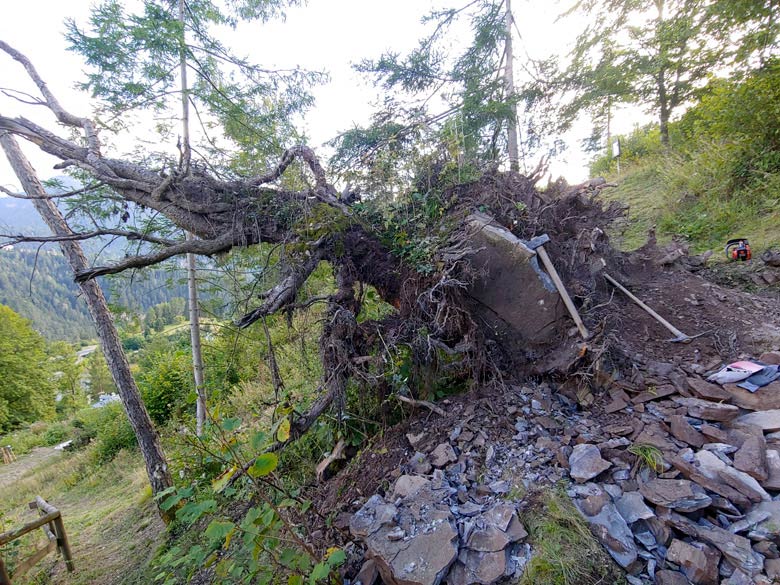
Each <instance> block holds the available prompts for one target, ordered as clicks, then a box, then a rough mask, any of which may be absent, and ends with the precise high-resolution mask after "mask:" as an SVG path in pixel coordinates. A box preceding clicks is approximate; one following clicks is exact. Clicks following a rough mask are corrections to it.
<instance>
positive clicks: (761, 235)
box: [602, 161, 780, 260]
mask: <svg viewBox="0 0 780 585" xmlns="http://www.w3.org/2000/svg"><path fill="white" fill-rule="evenodd" d="M607 179H608V180H609V181H610V182H613V183H617V185H618V186H617V187H614V188H609V189H605V190H604V191H603V192H602V193H603V194H602V197H603V198H604V199H605V200H607V201H620V202H622V203H625V204H626V205H628V206H629V211H628V219H627V222H625V223H624V224H622V225H619V226H616V227H615V229H614V230H613V233H612V236H613V238H614V239H615V241H616V243H617V244H618V246H619V247H621V248H622V249H625V250H633V249H636V248H638V247H639V246H641V245H642V244H644V243H645V241H646V239H647V230H648V229H649V228H650V227H652V226H657V227H658V230H657V236H658V240H659V242H661V243H664V242H669V241H670V240H672V239H673V238H674V237H683V238H684V236H682V235H681V234H684V233H688V234H693V235H692V236H691V237H689V238H687V239H688V241H689V243H690V244H691V248H692V249H693V250H694V251H696V252H703V251H705V250H709V249H712V250H714V252H715V256H714V259H716V260H721V259H724V257H723V254H722V250H723V246H724V245H725V243H726V240H728V239H730V238H734V237H746V238H748V239H749V240H750V243H751V245H752V247H753V251H754V253H755V255H756V256H758V255H760V253H761V252H763V251H764V250H765V249H766V248H768V247H772V246H778V245H780V229H778V226H779V225H780V208H779V207H778V206H776V205H775V206H765V207H764V208H757V207H756V206H755V205H750V204H749V203H748V202H743V201H729V202H722V201H718V200H716V199H714V198H713V199H711V200H707V201H699V202H698V203H696V202H692V201H690V200H687V201H686V200H684V199H682V198H681V197H679V196H676V194H670V193H669V192H668V190H667V187H666V184H665V181H664V178H663V176H662V174H661V172H660V171H659V170H658V167H657V163H655V162H653V161H646V162H639V163H637V164H635V165H633V166H631V167H629V168H628V169H627V170H626V169H624V171H623V172H622V173H621V175H619V176H618V175H612V176H609V177H607ZM765 196H766V197H767V198H771V196H772V194H769V193H767V194H765ZM684 239H686V238H684Z"/></svg>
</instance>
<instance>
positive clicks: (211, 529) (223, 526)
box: [204, 520, 236, 542]
mask: <svg viewBox="0 0 780 585" xmlns="http://www.w3.org/2000/svg"><path fill="white" fill-rule="evenodd" d="M235 529H236V525H235V524H233V523H232V522H229V521H225V520H212V521H211V523H210V524H209V525H208V527H207V528H206V531H205V532H204V534H205V535H206V538H208V539H209V540H210V541H212V542H222V541H223V540H225V539H226V538H228V536H229V535H230V534H231V533H232V532H233V531H234V530H235Z"/></svg>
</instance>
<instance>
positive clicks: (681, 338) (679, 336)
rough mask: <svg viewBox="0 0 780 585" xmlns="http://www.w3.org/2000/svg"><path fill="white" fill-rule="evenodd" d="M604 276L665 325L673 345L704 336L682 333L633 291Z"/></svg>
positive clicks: (605, 274) (607, 275) (606, 275)
mask: <svg viewBox="0 0 780 585" xmlns="http://www.w3.org/2000/svg"><path fill="white" fill-rule="evenodd" d="M603 274H604V278H606V279H607V280H608V281H609V282H610V283H611V284H612V285H614V286H615V288H617V289H618V290H619V291H620V292H622V293H623V294H624V295H626V296H627V297H628V298H629V299H631V300H632V301H634V302H635V303H636V304H637V305H639V306H640V307H641V308H642V309H644V310H645V311H646V312H647V314H648V315H650V316H651V317H652V318H653V319H655V320H656V321H658V322H659V323H660V324H661V325H663V326H664V327H666V328H667V329H668V330H669V331H671V332H672V334H673V335H674V337H673V338H672V339H670V340H669V341H671V342H672V343H690V342H691V341H693V340H694V339H696V338H697V337H701V336H702V335H704V333H700V334H699V335H694V336H693V337H691V336H690V335H686V334H685V333H683V332H682V331H680V330H679V329H677V327H675V326H674V325H672V324H671V323H669V321H667V320H666V319H664V318H663V317H661V315H659V314H658V313H656V312H655V311H653V309H651V308H650V307H649V306H647V305H646V304H645V303H643V302H642V301H641V300H639V299H638V298H637V297H636V296H634V294H633V293H632V292H631V291H629V290H628V289H627V288H626V287H624V286H623V285H622V284H620V283H619V282H618V281H617V280H615V279H614V278H612V277H611V276H610V275H609V274H607V273H606V272H604V273H603Z"/></svg>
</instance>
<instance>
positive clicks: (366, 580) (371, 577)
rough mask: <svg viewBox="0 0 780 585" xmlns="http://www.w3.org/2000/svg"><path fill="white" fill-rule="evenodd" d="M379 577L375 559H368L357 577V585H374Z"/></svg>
mask: <svg viewBox="0 0 780 585" xmlns="http://www.w3.org/2000/svg"><path fill="white" fill-rule="evenodd" d="M378 577H379V569H377V568H376V562H375V561H374V559H368V560H367V561H366V562H365V563H363V566H362V567H360V572H359V573H358V574H357V576H356V577H355V585H374V583H375V582H376V580H377V578H378Z"/></svg>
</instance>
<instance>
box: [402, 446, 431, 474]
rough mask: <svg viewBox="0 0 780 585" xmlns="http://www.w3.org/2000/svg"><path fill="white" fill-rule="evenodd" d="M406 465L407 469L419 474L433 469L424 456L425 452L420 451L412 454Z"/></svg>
mask: <svg viewBox="0 0 780 585" xmlns="http://www.w3.org/2000/svg"><path fill="white" fill-rule="evenodd" d="M408 465H409V469H411V470H412V472H413V473H417V474H419V475H425V474H426V473H430V472H431V469H433V467H432V466H431V462H430V461H428V458H427V457H426V456H425V454H424V453H420V452H419V451H418V452H417V453H415V454H414V455H412V458H411V459H410V460H409V463H408Z"/></svg>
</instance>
